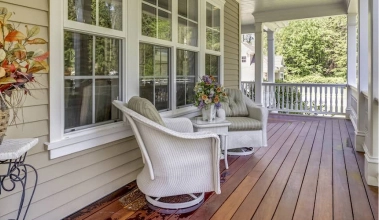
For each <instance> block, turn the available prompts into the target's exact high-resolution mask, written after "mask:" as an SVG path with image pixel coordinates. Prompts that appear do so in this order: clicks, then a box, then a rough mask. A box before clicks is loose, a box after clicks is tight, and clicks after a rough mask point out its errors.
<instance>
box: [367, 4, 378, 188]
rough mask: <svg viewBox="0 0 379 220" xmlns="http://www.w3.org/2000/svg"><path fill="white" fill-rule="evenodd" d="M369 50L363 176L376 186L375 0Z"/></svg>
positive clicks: (376, 21) (376, 73)
mask: <svg viewBox="0 0 379 220" xmlns="http://www.w3.org/2000/svg"><path fill="white" fill-rule="evenodd" d="M369 8H370V10H371V11H370V13H371V16H370V17H371V20H370V22H369V23H370V24H371V25H370V31H369V33H370V41H369V43H370V48H369V50H370V52H369V54H370V55H371V60H370V61H371V62H370V63H371V65H370V67H369V68H370V70H369V76H368V126H367V127H368V132H367V136H366V140H365V147H364V148H365V170H364V171H365V172H364V173H365V178H366V182H367V184H369V185H373V186H378V175H379V174H378V161H379V159H378V153H379V151H378V148H379V106H378V102H377V101H376V100H375V98H378V86H379V82H378V81H379V80H378V78H379V77H378V75H379V63H378V60H379V44H378V38H379V12H378V11H379V4H378V1H377V0H370V7H369Z"/></svg>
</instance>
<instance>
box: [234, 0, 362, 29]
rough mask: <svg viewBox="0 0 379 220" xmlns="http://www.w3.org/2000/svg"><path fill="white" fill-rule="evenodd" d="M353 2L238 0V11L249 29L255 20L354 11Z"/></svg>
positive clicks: (270, 20) (305, 16) (300, 17)
mask: <svg viewBox="0 0 379 220" xmlns="http://www.w3.org/2000/svg"><path fill="white" fill-rule="evenodd" d="M355 3H356V0H317V1H315V0H240V10H241V11H240V13H241V21H242V26H245V29H250V30H251V29H252V28H251V26H253V27H254V23H255V22H277V21H287V20H295V19H304V18H312V17H322V16H332V15H340V14H347V13H348V12H350V13H351V12H353V13H356V12H354V10H355V5H356V4H355ZM247 26H250V27H249V28H248V27H247ZM242 29H244V27H243V28H242Z"/></svg>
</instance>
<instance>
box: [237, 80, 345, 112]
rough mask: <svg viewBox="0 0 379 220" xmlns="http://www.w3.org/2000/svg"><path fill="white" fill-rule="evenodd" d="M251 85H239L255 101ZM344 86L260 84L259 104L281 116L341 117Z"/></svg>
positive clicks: (248, 83) (343, 105)
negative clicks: (294, 114)
mask: <svg viewBox="0 0 379 220" xmlns="http://www.w3.org/2000/svg"><path fill="white" fill-rule="evenodd" d="M254 87H255V84H254V82H241V90H242V92H243V93H244V94H245V95H247V96H248V97H249V98H251V99H252V100H254V101H255V89H254ZM346 88H347V86H346V84H306V83H267V82H265V83H262V100H263V101H262V102H263V103H262V104H263V106H265V107H267V108H268V109H270V110H272V111H278V112H280V113H289V112H299V113H305V114H309V113H314V114H325V115H326V114H327V115H336V114H341V115H344V114H345V113H346V104H347V90H346Z"/></svg>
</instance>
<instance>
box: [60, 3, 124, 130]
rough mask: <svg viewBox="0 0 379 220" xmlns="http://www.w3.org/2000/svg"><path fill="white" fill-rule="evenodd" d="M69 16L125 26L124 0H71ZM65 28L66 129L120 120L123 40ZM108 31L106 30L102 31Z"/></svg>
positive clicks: (84, 21) (103, 23) (94, 22)
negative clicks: (116, 102)
mask: <svg viewBox="0 0 379 220" xmlns="http://www.w3.org/2000/svg"><path fill="white" fill-rule="evenodd" d="M67 13H68V19H69V20H72V21H75V22H80V23H85V24H89V25H95V26H101V27H105V28H107V29H108V28H109V29H117V30H121V29H122V19H119V18H120V17H121V18H122V1H121V0H111V1H108V0H107V1H105V0H98V1H95V0H68V11H67ZM82 32H83V30H71V28H70V31H68V30H65V31H64V69H63V72H64V108H65V110H64V131H65V133H67V132H72V131H76V130H80V129H84V128H88V127H91V126H95V125H97V124H104V123H110V122H114V121H119V120H120V118H121V116H120V114H119V112H118V111H117V110H116V108H115V107H114V106H113V105H112V101H113V100H115V99H118V98H119V97H120V96H121V95H120V79H119V73H121V72H122V70H121V62H120V58H121V57H122V53H121V51H122V50H121V45H122V42H121V40H119V39H116V38H114V37H112V36H107V37H103V36H97V34H96V33H95V34H93V33H82ZM98 34H99V35H100V34H101V35H104V34H106V33H102V32H101V33H98Z"/></svg>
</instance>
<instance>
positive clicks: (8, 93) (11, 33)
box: [0, 7, 49, 122]
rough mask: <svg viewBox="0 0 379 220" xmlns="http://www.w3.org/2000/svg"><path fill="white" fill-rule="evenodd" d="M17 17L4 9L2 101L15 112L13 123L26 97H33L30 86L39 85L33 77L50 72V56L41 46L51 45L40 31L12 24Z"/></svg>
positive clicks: (0, 27)
mask: <svg viewBox="0 0 379 220" xmlns="http://www.w3.org/2000/svg"><path fill="white" fill-rule="evenodd" d="M13 14H14V13H12V12H8V10H7V8H4V7H0V98H1V99H0V101H1V103H6V104H7V105H8V107H10V109H12V110H13V113H14V114H13V117H14V118H13V120H12V122H14V120H15V119H16V117H17V109H18V108H20V107H22V105H23V103H24V101H25V97H26V95H31V92H30V90H29V89H28V87H26V84H28V83H31V82H36V81H35V79H34V76H33V74H35V73H38V72H48V71H49V66H48V63H47V61H46V60H47V58H48V56H49V53H48V52H45V51H43V50H42V49H37V48H38V45H43V44H47V41H46V40H44V39H42V38H38V37H37V35H38V34H39V32H40V28H39V27H38V26H34V27H31V28H29V27H28V26H27V25H25V26H22V25H21V24H18V25H16V24H10V23H8V20H9V19H10V18H11V16H12V15H13ZM20 27H25V31H24V32H25V33H23V32H21V31H20V30H19V28H20ZM30 85H31V86H32V85H38V84H35V83H34V84H30ZM29 88H30V87H29Z"/></svg>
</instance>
